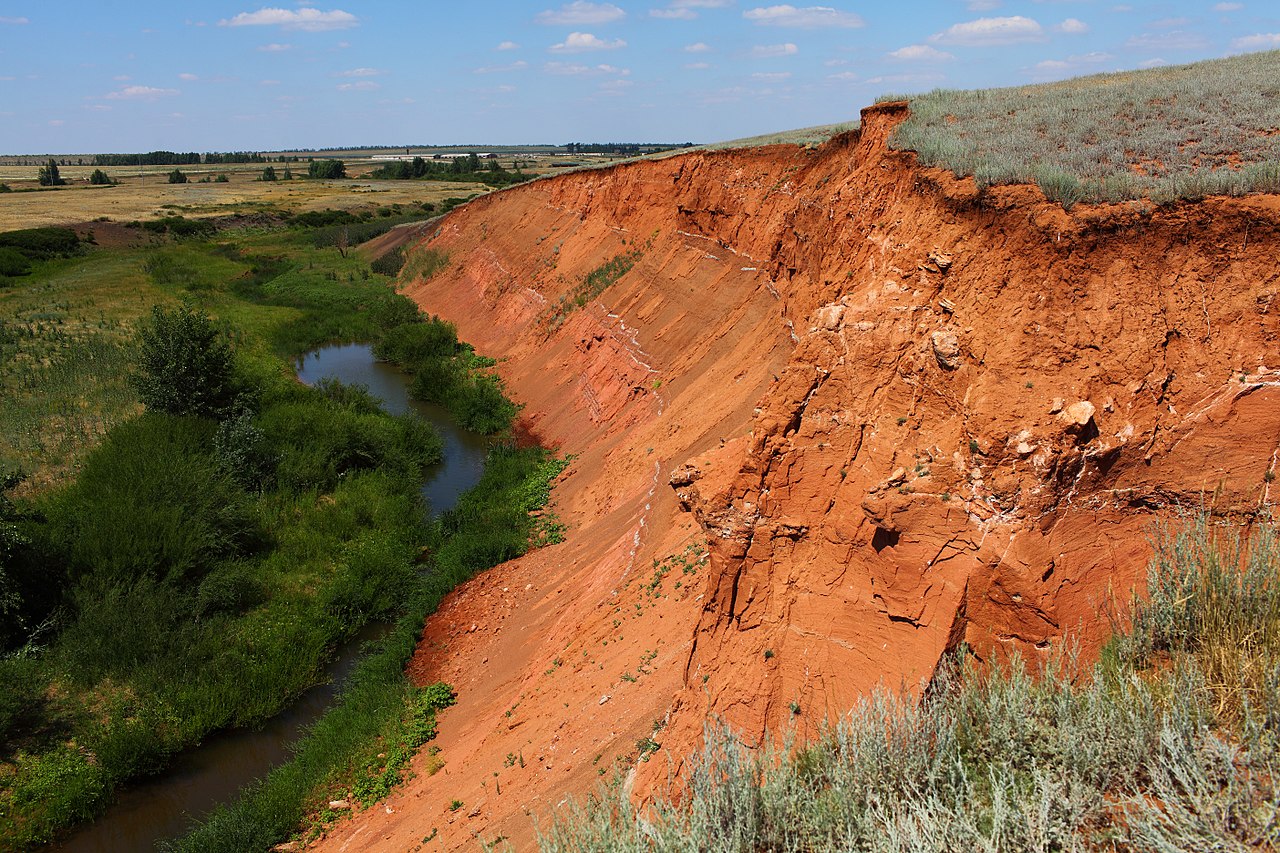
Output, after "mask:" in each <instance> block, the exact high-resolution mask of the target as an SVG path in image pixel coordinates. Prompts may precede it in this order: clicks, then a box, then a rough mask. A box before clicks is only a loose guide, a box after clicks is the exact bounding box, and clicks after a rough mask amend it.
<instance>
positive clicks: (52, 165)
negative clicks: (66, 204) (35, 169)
mask: <svg viewBox="0 0 1280 853" xmlns="http://www.w3.org/2000/svg"><path fill="white" fill-rule="evenodd" d="M36 180H37V181H39V182H40V186H42V187H60V186H62V185H63V184H65V183H66V181H64V180H63V179H62V176H61V175H60V174H58V163H57V161H55V160H50V161H49V162H48V163H47V164H45V165H43V166H41V167H40V172H39V173H38V174H37V175H36Z"/></svg>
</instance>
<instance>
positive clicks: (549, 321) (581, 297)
mask: <svg viewBox="0 0 1280 853" xmlns="http://www.w3.org/2000/svg"><path fill="white" fill-rule="evenodd" d="M641 255H643V252H642V251H641V250H640V249H633V250H632V251H630V252H624V253H622V254H620V255H614V256H613V257H612V258H610V259H609V260H607V261H605V262H604V263H602V264H601V265H600V266H598V267H596V268H595V269H593V270H592V271H591V272H589V273H587V274H586V275H585V276H583V277H582V281H580V282H578V283H577V284H576V285H574V286H573V288H572V289H571V290H570V291H569V292H568V293H565V294H563V295H561V297H560V298H559V299H557V300H556V301H555V302H554V303H553V304H551V305H548V306H547V307H546V308H544V309H543V310H542V313H540V314H539V315H538V319H537V322H538V324H539V325H540V326H541V327H542V328H543V329H544V330H546V331H547V332H553V331H555V330H556V329H558V328H560V326H561V324H563V323H564V321H565V318H566V317H568V316H569V314H571V313H573V312H574V311H576V310H577V309H579V308H583V307H585V306H586V305H587V303H589V302H591V300H593V299H595V298H596V297H598V296H599V295H600V294H602V293H604V292H605V291H606V290H608V289H609V288H610V287H612V286H613V285H615V284H617V283H618V279H620V278H622V277H623V276H624V275H626V274H627V273H629V272H631V268H632V267H634V266H635V265H636V261H638V260H639V259H640V257H641Z"/></svg>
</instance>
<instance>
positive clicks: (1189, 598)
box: [541, 519, 1280, 851]
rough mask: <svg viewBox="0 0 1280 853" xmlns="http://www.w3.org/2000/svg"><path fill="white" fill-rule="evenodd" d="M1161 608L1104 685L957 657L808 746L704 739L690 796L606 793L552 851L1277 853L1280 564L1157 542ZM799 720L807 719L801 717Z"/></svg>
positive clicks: (1219, 544) (1140, 625) (1071, 669)
mask: <svg viewBox="0 0 1280 853" xmlns="http://www.w3.org/2000/svg"><path fill="white" fill-rule="evenodd" d="M1148 586H1149V589H1150V590H1151V597H1150V598H1149V599H1147V600H1140V601H1137V602H1135V604H1134V610H1133V627H1132V629H1131V630H1130V631H1127V632H1124V633H1122V634H1120V635H1119V636H1118V637H1117V638H1116V640H1115V642H1114V643H1113V644H1112V645H1111V646H1110V647H1109V649H1108V650H1106V651H1105V652H1104V655H1103V660H1102V662H1101V663H1100V664H1098V665H1097V666H1095V667H1093V668H1092V669H1091V670H1082V669H1081V668H1080V667H1079V666H1078V665H1077V663H1076V661H1075V659H1074V657H1073V656H1072V655H1070V654H1060V655H1058V656H1057V657H1055V658H1054V659H1052V660H1051V661H1050V662H1049V664H1048V665H1047V667H1046V668H1045V669H1044V671H1043V672H1041V673H1039V674H1038V675H1037V676H1033V675H1032V674H1031V673H1030V672H1028V670H1027V668H1026V667H1025V666H1024V665H1023V664H1022V662H1021V661H1020V660H1019V659H1017V658H1016V657H1015V658H1014V659H1013V660H1012V661H1011V662H1010V663H1008V664H1007V665H992V666H989V667H987V668H982V667H979V666H976V665H974V664H972V663H971V662H970V660H969V659H968V658H960V659H957V660H955V661H953V663H952V665H950V666H949V667H946V668H944V669H943V670H942V672H941V673H940V674H939V675H938V676H937V677H936V678H935V679H934V681H933V683H932V684H931V685H930V687H929V689H928V690H927V691H926V694H925V696H924V698H923V700H917V699H915V698H914V697H911V696H906V695H901V694H895V693H890V692H885V691H880V692H878V693H876V694H875V695H874V696H872V697H871V698H869V699H868V700H866V701H864V702H862V703H860V704H859V705H858V706H857V707H855V708H854V709H853V710H852V711H851V712H850V713H849V714H848V715H847V716H846V717H845V718H844V719H842V720H841V721H840V722H839V723H838V724H836V725H835V726H834V727H833V728H832V730H831V731H829V732H828V733H827V734H826V735H824V736H822V737H820V738H819V739H818V740H817V741H816V742H814V743H813V744H812V745H811V746H808V747H806V748H803V749H799V750H797V749H795V748H794V744H792V743H790V742H784V743H782V744H779V745H775V746H771V747H768V748H766V749H764V750H761V751H754V752H753V751H751V750H749V749H747V748H746V747H744V746H743V745H742V744H741V742H739V741H738V740H737V739H736V738H735V737H734V735H733V734H732V732H730V731H728V730H726V729H724V728H722V727H717V726H710V727H709V728H708V732H707V738H706V745H705V747H704V748H703V750H702V751H701V752H700V753H698V754H697V755H696V756H695V757H694V759H693V761H692V771H691V773H690V774H689V777H688V780H687V787H686V788H685V789H684V790H683V791H682V792H681V794H680V795H679V797H678V798H675V799H672V800H669V801H666V802H661V803H659V804H658V805H657V806H655V807H654V809H653V810H652V812H651V813H649V814H648V815H646V816H645V818H644V819H643V820H640V819H639V818H638V816H637V815H636V814H634V813H633V812H632V811H631V809H630V805H629V800H628V799H627V798H626V797H620V796H618V795H617V794H616V793H615V792H612V791H606V792H603V793H602V794H601V795H600V796H597V797H593V798H591V799H590V800H589V801H587V802H586V803H585V804H582V805H578V806H574V807H571V808H570V809H568V810H566V811H565V812H563V813H562V814H561V816H560V817H559V818H558V819H557V820H556V822H555V823H554V825H553V826H551V827H550V828H549V829H548V830H547V832H546V833H545V834H544V835H543V837H542V839H541V841H542V847H543V849H545V850H550V851H562V850H564V851H567V850H593V849H594V850H603V849H608V850H616V851H629V850H634V851H648V850H653V849H664V850H674V849H699V847H700V845H701V844H703V843H704V842H705V839H707V838H715V839H717V842H716V844H717V847H718V849H727V850H834V849H844V850H848V849H854V850H867V851H901V850H1044V849H1054V850H1093V849H1104V848H1105V849H1121V850H1226V849H1233V850H1234V849H1240V850H1248V849H1272V848H1274V847H1275V846H1276V845H1277V843H1280V821H1278V820H1277V818H1278V817H1280V788H1278V787H1277V775H1276V773H1277V768H1280V740H1278V739H1277V737H1276V733H1277V730H1278V724H1280V718H1278V717H1277V714H1276V709H1277V708H1280V669H1278V668H1277V664H1278V663H1280V548H1278V547H1277V545H1276V539H1275V534H1274V532H1273V531H1271V530H1270V529H1269V528H1268V529H1264V530H1261V531H1260V532H1259V533H1257V534H1256V535H1255V537H1254V538H1253V540H1252V541H1251V542H1250V543H1249V544H1248V546H1244V545H1242V544H1240V541H1239V540H1238V539H1235V538H1234V536H1233V535H1232V534H1231V533H1229V532H1224V531H1222V530H1219V529H1216V528H1215V527H1214V526H1213V525H1210V524H1209V522H1208V521H1207V520H1206V519H1200V520H1198V521H1196V522H1193V523H1191V524H1190V525H1188V526H1187V527H1186V528H1185V529H1184V530H1182V531H1179V532H1172V531H1168V530H1163V531H1161V532H1160V534H1159V536H1158V539H1157V553H1156V557H1155V558H1154V559H1153V561H1152V564H1151V569H1150V578H1149V580H1148ZM798 707H799V705H798V703H796V708H798Z"/></svg>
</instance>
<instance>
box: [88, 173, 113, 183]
mask: <svg viewBox="0 0 1280 853" xmlns="http://www.w3.org/2000/svg"><path fill="white" fill-rule="evenodd" d="M89 183H91V184H93V185H94V186H95V187H105V186H110V185H111V184H114V183H115V181H113V180H111V176H110V175H108V174H107V173H106V172H104V171H102V170H101V169H94V170H93V174H92V175H90V176H89Z"/></svg>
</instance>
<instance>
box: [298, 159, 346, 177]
mask: <svg viewBox="0 0 1280 853" xmlns="http://www.w3.org/2000/svg"><path fill="white" fill-rule="evenodd" d="M346 176H347V166H346V164H345V163H343V162H342V161H341V160H312V161H311V163H310V165H308V166H307V177H309V178H317V179H320V180H336V179H338V178H345V177H346Z"/></svg>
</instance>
